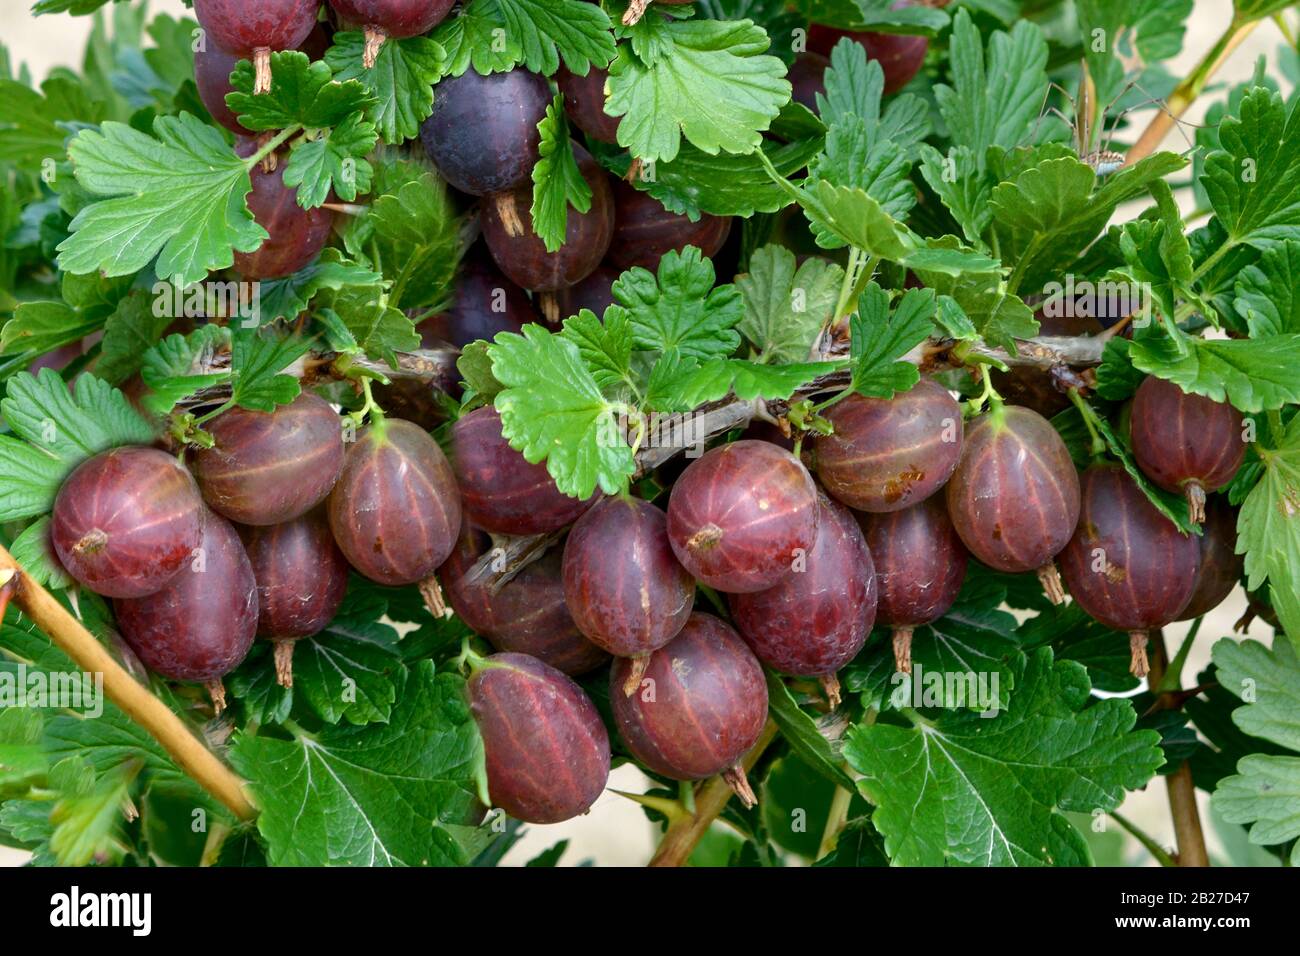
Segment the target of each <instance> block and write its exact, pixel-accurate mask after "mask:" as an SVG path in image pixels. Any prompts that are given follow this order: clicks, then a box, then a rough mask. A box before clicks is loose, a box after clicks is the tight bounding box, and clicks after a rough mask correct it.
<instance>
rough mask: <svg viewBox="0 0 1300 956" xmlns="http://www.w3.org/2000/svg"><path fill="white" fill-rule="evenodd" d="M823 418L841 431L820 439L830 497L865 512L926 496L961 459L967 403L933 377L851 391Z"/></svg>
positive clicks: (819, 458) (817, 465)
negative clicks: (881, 392) (882, 393)
mask: <svg viewBox="0 0 1300 956" xmlns="http://www.w3.org/2000/svg"><path fill="white" fill-rule="evenodd" d="M824 417H825V418H826V420H827V421H829V422H830V423H831V424H832V425H833V426H834V428H835V431H834V432H833V433H832V434H830V435H825V436H822V437H819V438H818V439H817V441H816V443H815V445H814V448H813V453H814V463H813V467H814V469H815V470H816V472H817V477H818V478H820V479H821V482H822V484H823V485H824V486H825V487H826V490H827V491H828V492H830V494H831V496H832V497H834V498H837V499H839V500H840V501H842V502H844V504H846V505H848V506H849V507H850V508H856V509H857V510H859V511H898V510H900V509H902V508H907V507H910V506H911V505H914V504H916V503H917V502H918V501H924V500H925V499H926V498H928V497H930V495H932V494H934V493H935V492H936V491H938V490H939V489H940V488H942V487H943V485H944V482H946V481H947V480H948V478H949V477H950V476H951V475H952V473H953V471H954V470H955V469H956V467H957V462H958V461H959V460H960V458H961V449H962V419H961V408H960V406H958V404H957V402H956V400H955V399H954V398H953V397H952V395H950V394H949V393H948V390H947V389H945V388H944V387H943V386H942V385H939V384H938V383H936V382H932V381H930V380H929V379H922V380H921V381H920V382H918V383H917V385H916V387H915V388H913V389H912V390H911V391H908V392H901V393H899V394H897V395H895V396H894V397H893V398H888V399H885V398H866V397H864V396H862V395H858V394H857V393H854V394H851V395H849V396H848V397H846V398H844V399H843V400H842V401H839V402H837V403H836V404H834V405H832V406H831V407H830V408H829V409H828V410H827V411H826V412H825V416H824Z"/></svg>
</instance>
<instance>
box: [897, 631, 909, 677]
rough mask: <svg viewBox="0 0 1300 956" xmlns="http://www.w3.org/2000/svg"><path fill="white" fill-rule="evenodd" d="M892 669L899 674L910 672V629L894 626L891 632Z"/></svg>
mask: <svg viewBox="0 0 1300 956" xmlns="http://www.w3.org/2000/svg"><path fill="white" fill-rule="evenodd" d="M893 644H894V670H895V671H897V672H898V673H900V674H910V673H912V629H911V628H910V627H896V628H894V634H893Z"/></svg>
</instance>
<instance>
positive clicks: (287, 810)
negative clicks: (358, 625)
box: [230, 661, 484, 866]
mask: <svg viewBox="0 0 1300 956" xmlns="http://www.w3.org/2000/svg"><path fill="white" fill-rule="evenodd" d="M464 693H465V691H464V681H462V680H461V679H460V678H458V677H455V676H453V675H450V674H442V675H438V676H434V673H433V665H432V663H431V662H429V661H422V662H420V663H419V664H417V665H416V666H415V667H413V668H412V669H411V670H410V672H409V673H408V674H407V676H406V680H405V686H404V687H403V689H402V692H401V694H399V696H398V703H397V705H396V706H395V707H394V708H393V711H392V715H391V718H390V719H389V721H388V723H386V724H368V725H366V726H364V727H346V726H339V727H326V728H325V729H323V730H321V731H320V732H319V733H316V734H314V735H311V736H306V735H298V736H295V737H294V738H293V739H292V740H280V739H275V738H272V737H259V736H248V735H240V736H238V737H236V739H235V742H234V746H233V747H232V748H231V751H230V758H231V761H232V762H233V763H234V766H235V769H236V770H237V771H238V772H239V773H240V774H241V775H243V776H244V778H245V779H247V780H248V781H249V784H250V787H251V789H252V791H253V794H254V797H255V798H256V800H257V804H258V806H259V808H260V809H261V813H260V814H259V815H258V818H257V828H258V832H259V833H261V835H262V838H263V840H265V842H266V846H267V860H268V862H269V863H270V864H271V865H272V866H324V865H327V864H329V865H351V866H421V865H426V866H427V865H447V864H464V863H466V862H468V860H467V859H466V854H465V853H464V851H463V850H461V848H460V847H459V846H457V844H456V843H455V841H454V840H453V838H452V836H451V835H450V833H449V831H448V830H447V829H446V828H447V826H449V825H465V824H468V823H470V822H472V820H473V818H474V816H475V815H476V813H477V812H478V810H477V807H476V800H477V799H478V795H479V792H480V789H481V788H480V781H481V779H482V777H483V775H484V769H483V745H482V742H481V740H480V738H479V735H478V730H477V728H476V727H475V726H474V722H473V718H472V717H471V716H470V713H469V707H468V705H467V703H466V701H465V698H464Z"/></svg>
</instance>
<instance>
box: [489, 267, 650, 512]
mask: <svg viewBox="0 0 1300 956" xmlns="http://www.w3.org/2000/svg"><path fill="white" fill-rule="evenodd" d="M670 255H671V253H670ZM666 258H667V256H665V259H666ZM487 351H488V356H489V357H490V358H491V359H492V372H493V374H494V375H495V376H496V378H497V379H498V380H499V381H500V382H501V383H502V384H503V385H504V386H505V388H504V389H503V390H502V391H501V392H499V393H498V394H497V396H496V399H495V405H496V408H497V411H499V412H500V413H501V431H502V434H504V435H505V437H506V439H507V440H509V442H510V445H511V446H512V447H513V448H515V449H517V450H518V451H520V452H522V453H523V455H524V457H525V458H526V459H527V460H528V461H530V462H532V463H534V464H536V463H537V462H539V461H542V460H545V461H546V469H547V471H548V472H550V475H551V477H552V478H554V479H555V484H556V486H557V487H558V488H559V489H560V491H562V492H564V494H566V495H569V496H571V497H574V498H587V497H590V496H591V494H592V492H593V491H595V489H596V486H597V485H599V486H600V487H601V489H602V490H603V491H605V492H606V493H607V494H615V493H617V492H619V491H621V490H622V489H624V488H625V487H627V482H628V479H629V478H630V477H631V476H632V474H633V472H634V471H635V470H636V463H635V461H634V460H633V458H632V449H630V448H629V447H628V446H627V444H626V442H625V441H624V440H623V438H622V436H621V435H620V433H619V431H618V423H617V421H616V419H615V417H614V414H615V409H614V407H613V406H611V405H610V404H609V403H608V402H606V401H605V398H604V396H603V395H602V394H601V391H600V386H599V385H597V384H596V380H595V378H594V377H593V376H592V373H591V371H590V369H588V368H587V366H586V364H585V363H584V362H583V361H582V354H581V352H579V350H578V347H577V346H576V345H574V344H573V343H572V342H570V341H569V340H568V339H565V338H563V337H561V336H558V335H553V334H552V333H551V332H549V331H547V330H546V329H544V328H542V327H541V326H538V325H526V326H524V329H523V334H522V335H516V334H515V333H513V332H502V333H500V334H499V335H497V337H496V341H495V343H494V344H492V345H490V346H488V349H487Z"/></svg>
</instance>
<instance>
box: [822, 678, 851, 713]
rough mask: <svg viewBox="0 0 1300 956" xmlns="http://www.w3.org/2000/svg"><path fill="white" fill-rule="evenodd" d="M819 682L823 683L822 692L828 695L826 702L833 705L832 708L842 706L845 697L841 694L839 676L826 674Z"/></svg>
mask: <svg viewBox="0 0 1300 956" xmlns="http://www.w3.org/2000/svg"><path fill="white" fill-rule="evenodd" d="M817 683H818V684H820V685H821V688H822V693H823V694H825V695H826V703H828V704H830V705H831V710H834V709H835V708H836V707H838V706H840V703H841V701H843V700H844V698H843V696H842V695H841V694H840V679H839V677H838V676H837V675H835V674H825V675H823V676H822V677H819V678H818V679H817Z"/></svg>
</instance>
